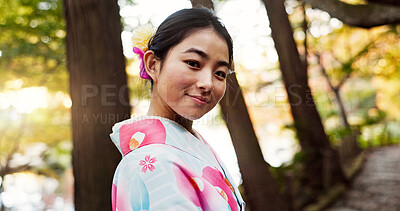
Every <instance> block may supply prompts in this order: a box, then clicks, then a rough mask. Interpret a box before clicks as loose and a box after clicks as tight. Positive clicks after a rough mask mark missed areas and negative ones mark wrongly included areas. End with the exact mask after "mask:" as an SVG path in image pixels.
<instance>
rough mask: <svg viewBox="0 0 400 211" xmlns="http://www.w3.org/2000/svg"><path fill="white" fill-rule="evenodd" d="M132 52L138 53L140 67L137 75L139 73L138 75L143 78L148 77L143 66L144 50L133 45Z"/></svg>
mask: <svg viewBox="0 0 400 211" xmlns="http://www.w3.org/2000/svg"><path fill="white" fill-rule="evenodd" d="M133 53H135V54H137V55H139V60H140V67H139V68H140V73H139V75H140V77H141V78H143V79H150V76H149V74H147V72H146V68H145V66H144V60H143V56H144V53H145V52H143V51H142V50H140V48H138V47H134V48H133Z"/></svg>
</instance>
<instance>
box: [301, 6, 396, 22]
mask: <svg viewBox="0 0 400 211" xmlns="http://www.w3.org/2000/svg"><path fill="white" fill-rule="evenodd" d="M303 2H304V3H308V4H310V5H311V6H312V7H313V8H318V9H321V10H324V11H326V12H328V13H329V14H330V15H331V16H332V17H335V18H337V19H339V20H341V21H342V22H343V23H345V24H348V25H350V26H358V27H363V28H371V27H374V26H381V25H386V24H395V23H399V22H400V6H399V5H400V2H399V1H398V0H387V1H386V0H370V1H369V3H368V4H358V5H354V4H348V3H345V2H343V1H340V0H324V1H320V0H303ZM386 3H387V4H386ZM393 5H396V6H393Z"/></svg>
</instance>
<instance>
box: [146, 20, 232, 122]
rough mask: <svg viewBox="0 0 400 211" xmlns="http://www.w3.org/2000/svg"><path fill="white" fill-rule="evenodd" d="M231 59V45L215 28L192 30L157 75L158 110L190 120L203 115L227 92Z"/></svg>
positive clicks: (175, 47)
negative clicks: (229, 47) (229, 49)
mask: <svg viewBox="0 0 400 211" xmlns="http://www.w3.org/2000/svg"><path fill="white" fill-rule="evenodd" d="M228 61H229V51H228V45H227V44H226V41H225V40H224V39H223V38H221V37H220V36H219V35H218V34H217V33H216V32H215V31H214V29H211V28H206V29H199V30H197V31H195V32H193V33H191V34H190V35H189V36H188V37H186V38H185V39H184V40H183V41H182V42H181V43H179V44H178V45H176V46H174V47H173V48H171V49H170V50H169V52H168V54H167V56H166V58H165V60H164V62H163V64H162V67H161V64H160V65H158V67H159V68H161V70H157V72H156V74H155V75H154V76H153V77H156V78H153V81H154V84H153V97H157V98H159V99H158V101H157V102H159V103H157V104H158V105H155V106H158V109H157V110H160V109H161V110H163V112H165V113H164V116H167V117H170V118H175V117H174V116H171V115H176V114H179V115H180V116H182V117H184V118H186V119H189V120H195V119H198V118H200V117H202V116H203V115H204V114H206V113H207V112H209V111H210V110H211V109H212V108H214V107H215V105H216V104H217V103H218V102H219V100H221V98H222V97H223V95H224V93H225V88H226V76H227V74H228V70H229V63H228ZM158 62H161V61H158ZM154 79H155V80H154Z"/></svg>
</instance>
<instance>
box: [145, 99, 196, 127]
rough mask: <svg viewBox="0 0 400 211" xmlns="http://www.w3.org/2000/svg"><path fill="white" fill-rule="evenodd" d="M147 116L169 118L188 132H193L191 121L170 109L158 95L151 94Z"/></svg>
mask: <svg viewBox="0 0 400 211" xmlns="http://www.w3.org/2000/svg"><path fill="white" fill-rule="evenodd" d="M147 115H148V116H160V117H164V118H167V119H170V120H172V121H174V122H176V123H178V124H179V125H181V126H182V127H184V128H186V130H188V131H189V132H190V133H192V134H194V131H193V129H192V125H193V121H192V120H189V119H186V118H184V117H182V116H181V115H179V114H177V113H176V112H175V111H174V110H172V109H171V108H170V107H169V106H168V105H167V104H166V103H165V102H164V101H163V100H162V99H160V98H159V97H155V96H154V95H152V96H151V99H150V108H149V111H148V112H147Z"/></svg>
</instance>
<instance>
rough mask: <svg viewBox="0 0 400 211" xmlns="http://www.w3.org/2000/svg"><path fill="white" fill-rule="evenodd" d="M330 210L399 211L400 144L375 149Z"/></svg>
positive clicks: (328, 210)
mask: <svg viewBox="0 0 400 211" xmlns="http://www.w3.org/2000/svg"><path fill="white" fill-rule="evenodd" d="M326 210H327V211H400V146H388V147H380V148H377V149H374V150H373V151H372V152H370V153H368V155H367V160H366V163H365V165H364V168H363V169H362V171H361V172H360V174H359V175H357V176H356V178H355V180H354V182H353V185H352V188H351V189H349V190H347V192H346V194H345V195H344V196H343V198H341V199H339V201H337V202H335V204H334V205H333V206H332V207H331V208H329V209H326Z"/></svg>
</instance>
